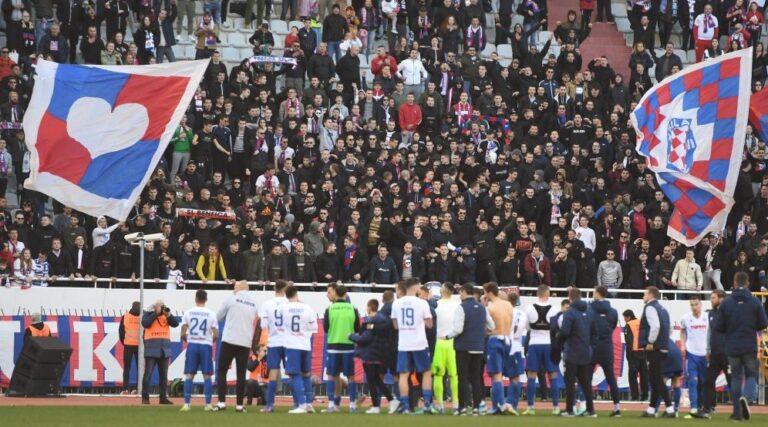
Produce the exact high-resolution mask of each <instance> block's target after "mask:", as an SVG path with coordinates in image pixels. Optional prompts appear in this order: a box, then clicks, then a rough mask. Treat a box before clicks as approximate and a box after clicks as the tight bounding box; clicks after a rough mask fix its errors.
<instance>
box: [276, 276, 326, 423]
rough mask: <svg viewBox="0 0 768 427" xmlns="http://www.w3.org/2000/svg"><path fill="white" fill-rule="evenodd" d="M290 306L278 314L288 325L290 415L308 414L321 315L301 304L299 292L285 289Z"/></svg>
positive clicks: (286, 348)
mask: <svg viewBox="0 0 768 427" xmlns="http://www.w3.org/2000/svg"><path fill="white" fill-rule="evenodd" d="M285 297H286V298H288V302H287V303H285V304H282V305H281V306H280V308H279V309H278V311H279V312H280V315H281V316H282V318H283V320H284V322H285V333H284V335H283V345H284V346H285V373H286V374H288V375H289V376H290V377H291V388H292V389H293V406H294V407H293V409H292V410H290V411H288V413H289V414H306V413H309V412H315V411H314V409H312V379H311V378H312V377H311V376H310V373H311V370H312V335H313V334H315V333H316V332H317V314H316V313H315V311H314V310H312V307H310V306H309V305H307V304H304V303H303V302H299V291H298V289H297V288H295V287H293V286H289V287H287V288H285Z"/></svg>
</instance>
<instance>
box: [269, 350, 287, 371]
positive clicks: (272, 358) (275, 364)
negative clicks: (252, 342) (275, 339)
mask: <svg viewBox="0 0 768 427" xmlns="http://www.w3.org/2000/svg"><path fill="white" fill-rule="evenodd" d="M281 363H282V364H283V367H285V347H267V369H269V370H270V371H271V370H273V369H275V370H279V369H280V364H281Z"/></svg>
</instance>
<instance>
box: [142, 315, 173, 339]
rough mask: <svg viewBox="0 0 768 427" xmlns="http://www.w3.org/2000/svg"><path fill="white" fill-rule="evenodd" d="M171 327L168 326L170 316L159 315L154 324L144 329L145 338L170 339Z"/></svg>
mask: <svg viewBox="0 0 768 427" xmlns="http://www.w3.org/2000/svg"><path fill="white" fill-rule="evenodd" d="M170 339H171V327H170V326H168V318H167V317H165V316H157V319H155V321H154V322H152V325H150V327H149V328H147V329H145V330H144V340H170Z"/></svg>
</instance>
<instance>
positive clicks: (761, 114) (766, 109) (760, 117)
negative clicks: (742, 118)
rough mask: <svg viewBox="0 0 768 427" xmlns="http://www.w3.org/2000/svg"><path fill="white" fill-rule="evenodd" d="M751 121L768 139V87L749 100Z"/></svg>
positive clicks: (767, 139) (762, 135) (763, 136)
mask: <svg viewBox="0 0 768 427" xmlns="http://www.w3.org/2000/svg"><path fill="white" fill-rule="evenodd" d="M749 123H751V124H752V126H753V127H754V130H755V132H756V135H755V136H759V137H760V139H762V140H763V141H768V88H765V89H763V90H761V91H760V92H757V93H754V94H752V98H751V99H750V100H749Z"/></svg>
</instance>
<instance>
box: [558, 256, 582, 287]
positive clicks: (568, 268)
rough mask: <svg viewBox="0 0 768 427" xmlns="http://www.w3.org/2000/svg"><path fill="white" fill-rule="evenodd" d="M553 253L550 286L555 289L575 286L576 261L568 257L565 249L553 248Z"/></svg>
mask: <svg viewBox="0 0 768 427" xmlns="http://www.w3.org/2000/svg"><path fill="white" fill-rule="evenodd" d="M554 251H555V252H554V253H555V259H554V262H553V263H552V286H553V287H555V288H567V287H571V286H576V268H577V266H576V261H574V260H572V259H571V258H569V257H568V249H566V248H555V249H554Z"/></svg>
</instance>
